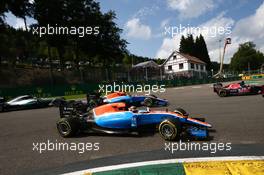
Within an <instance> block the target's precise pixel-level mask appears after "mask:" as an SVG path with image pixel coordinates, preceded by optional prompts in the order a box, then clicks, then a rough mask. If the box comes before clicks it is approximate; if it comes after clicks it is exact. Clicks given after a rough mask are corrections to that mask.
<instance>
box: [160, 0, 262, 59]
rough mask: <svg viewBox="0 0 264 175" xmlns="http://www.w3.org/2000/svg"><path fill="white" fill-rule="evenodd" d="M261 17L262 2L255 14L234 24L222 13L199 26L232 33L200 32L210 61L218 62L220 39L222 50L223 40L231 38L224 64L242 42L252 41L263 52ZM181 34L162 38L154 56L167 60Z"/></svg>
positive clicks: (176, 47) (177, 46)
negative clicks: (227, 29) (229, 29)
mask: <svg viewBox="0 0 264 175" xmlns="http://www.w3.org/2000/svg"><path fill="white" fill-rule="evenodd" d="M263 16H264V2H263V3H262V4H261V5H260V6H259V7H258V9H256V12H255V13H254V14H253V15H251V16H248V17H246V18H242V19H240V20H238V21H237V22H235V21H234V20H233V19H232V18H228V17H225V13H224V12H222V13H221V14H219V15H218V16H216V17H215V18H213V19H211V20H209V21H207V22H205V23H203V24H201V25H199V27H208V28H209V29H213V28H215V27H217V28H219V27H224V26H226V27H227V26H230V27H232V33H231V34H230V35H220V34H218V35H216V36H215V37H212V36H210V35H208V33H207V32H206V31H205V30H202V31H201V33H202V35H203V36H204V38H205V42H206V44H207V48H208V51H209V55H210V58H211V60H212V61H219V39H222V41H221V48H222V49H223V45H224V39H225V38H226V37H231V38H232V43H231V44H230V45H228V47H227V50H226V55H225V63H229V62H230V58H231V57H232V56H233V54H234V53H235V52H236V51H237V49H238V47H239V44H242V43H244V42H248V41H253V42H254V43H255V44H256V47H257V49H258V50H260V51H262V52H264V20H263ZM181 34H183V35H186V34H187V32H186V31H184V32H183V33H181ZM181 34H177V35H175V36H174V37H173V38H168V37H167V38H164V39H163V43H162V45H161V47H160V49H159V50H158V52H157V54H156V57H157V58H167V57H168V56H169V55H170V53H171V51H172V50H178V49H179V43H180V38H181ZM194 35H197V33H194ZM221 51H223V50H221Z"/></svg>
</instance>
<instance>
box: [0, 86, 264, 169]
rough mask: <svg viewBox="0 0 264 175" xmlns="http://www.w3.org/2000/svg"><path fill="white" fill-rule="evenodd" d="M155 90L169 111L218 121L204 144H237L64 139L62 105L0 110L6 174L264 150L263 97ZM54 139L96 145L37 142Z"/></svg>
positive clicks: (152, 137)
mask: <svg viewBox="0 0 264 175" xmlns="http://www.w3.org/2000/svg"><path fill="white" fill-rule="evenodd" d="M155 95H157V96H158V97H161V98H166V99H168V100H169V101H170V106H169V107H168V109H169V110H173V109H175V108H177V107H181V108H183V109H185V110H186V111H187V112H188V113H189V114H190V117H204V118H206V121H207V122H208V123H210V124H212V126H213V128H212V130H211V132H210V139H209V140H208V141H198V143H201V144H203V143H224V144H227V143H230V144H231V147H232V149H231V150H229V151H226V150H223V151H217V152H216V153H211V152H210V151H193V150H191V151H190V150H189V151H175V152H174V153H172V152H171V151H168V150H165V142H164V140H163V139H161V137H160V136H159V134H158V133H156V134H147V135H144V136H142V137H138V136H127V135H126V136H116V135H105V136H98V135H82V136H80V137H77V138H67V139H64V138H62V137H60V136H59V135H58V133H57V129H56V121H57V120H58V118H59V112H58V109H57V108H46V109H35V110H23V111H13V112H5V113H0V131H1V132H0V140H1V141H0V174H57V173H61V172H69V171H74V170H79V169H82V168H93V167H98V166H104V165H112V164H120V163H128V162H136V161H147V160H157V159H168V158H186V157H205V156H206V157H214V156H230V155H237V156H247V155H261V156H263V155H264V151H263V147H264V137H263V133H264V105H263V104H264V98H263V97H262V96H260V95H252V96H234V97H224V98H221V97H218V96H217V95H216V94H215V93H213V90H212V87H211V85H208V84H206V85H197V86H186V87H178V88H168V89H166V92H165V93H157V94H155ZM185 141H186V142H189V141H188V140H185ZM48 142H49V143H54V144H56V143H68V144H73V145H74V144H75V145H77V147H78V146H82V145H78V143H83V144H87V145H89V146H88V147H89V148H88V149H91V150H90V151H87V150H86V151H85V152H84V153H79V152H80V151H65V150H64V151H62V150H60V151H59V150H55V149H53V150H49V151H48V150H45V151H42V153H40V151H39V149H40V147H38V150H37V148H36V147H34V145H35V146H36V144H37V143H38V146H39V145H40V144H41V143H48ZM190 142H191V141H190ZM89 143H91V144H89ZM98 143H99V144H98ZM97 144H98V145H97ZM43 145H44V144H43ZM96 145H97V146H99V150H97V146H96ZM80 148H81V147H80Z"/></svg>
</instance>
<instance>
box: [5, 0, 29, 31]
mask: <svg viewBox="0 0 264 175" xmlns="http://www.w3.org/2000/svg"><path fill="white" fill-rule="evenodd" d="M32 7H33V5H32V4H31V3H30V1H29V0H11V1H10V2H9V3H8V9H9V10H10V11H11V12H12V13H13V14H14V15H15V16H16V17H18V18H22V19H23V21H24V25H25V29H26V31H28V27H27V20H26V17H32V12H33V11H32Z"/></svg>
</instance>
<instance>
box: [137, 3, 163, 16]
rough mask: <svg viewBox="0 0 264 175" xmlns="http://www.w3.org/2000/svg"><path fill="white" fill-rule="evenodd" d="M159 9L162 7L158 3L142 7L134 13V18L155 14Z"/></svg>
mask: <svg viewBox="0 0 264 175" xmlns="http://www.w3.org/2000/svg"><path fill="white" fill-rule="evenodd" d="M159 9H160V7H159V6H158V5H157V4H153V5H152V6H148V7H142V8H141V9H139V10H138V11H137V12H136V13H135V14H134V15H133V18H143V17H145V16H151V15H154V14H155V13H156V11H158V10H159Z"/></svg>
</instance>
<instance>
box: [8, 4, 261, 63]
mask: <svg viewBox="0 0 264 175" xmlns="http://www.w3.org/2000/svg"><path fill="white" fill-rule="evenodd" d="M96 1H97V2H99V3H100V6H101V10H102V11H103V12H104V13H105V12H108V11H110V10H113V11H115V13H116V16H117V18H116V19H115V22H116V23H117V25H118V26H119V28H121V29H123V32H122V34H121V37H122V38H124V39H126V40H127V42H128V43H129V44H128V45H127V49H128V50H129V52H130V53H132V54H135V55H139V56H145V57H150V58H163V59H165V58H167V57H168V56H169V55H170V53H171V52H172V51H174V50H176V51H177V50H178V49H179V43H180V38H181V36H182V35H187V34H193V35H194V36H197V35H199V34H202V35H203V36H204V38H205V42H206V44H207V48H208V52H209V56H210V58H211V60H212V61H218V60H219V53H220V49H219V48H221V49H223V46H224V40H225V38H228V37H230V38H231V39H232V43H231V44H230V45H228V47H227V50H226V55H225V61H224V62H225V63H229V62H230V58H231V57H232V55H233V54H234V53H235V52H236V51H237V49H238V46H239V44H241V43H244V42H247V41H253V42H254V43H255V44H256V48H257V49H258V50H260V51H262V52H264V1H262V0H96ZM6 20H7V23H8V24H10V25H12V26H14V27H16V28H19V27H22V26H23V21H22V20H21V19H17V18H16V17H14V16H13V15H11V14H7V18H6ZM32 22H34V21H33V20H32V19H29V23H32Z"/></svg>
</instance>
